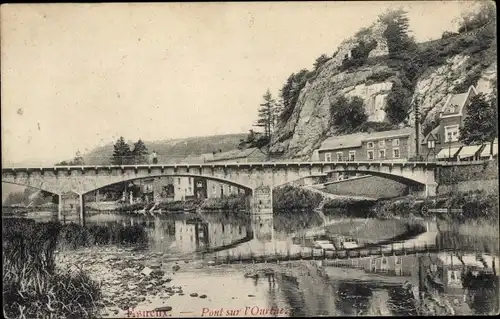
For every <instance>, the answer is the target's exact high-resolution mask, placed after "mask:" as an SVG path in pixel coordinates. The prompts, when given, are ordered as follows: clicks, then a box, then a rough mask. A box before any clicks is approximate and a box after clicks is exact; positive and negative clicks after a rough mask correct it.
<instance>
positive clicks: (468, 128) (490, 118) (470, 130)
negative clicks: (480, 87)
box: [460, 93, 498, 145]
mask: <svg viewBox="0 0 500 319" xmlns="http://www.w3.org/2000/svg"><path fill="white" fill-rule="evenodd" d="M497 118H498V109H497V98H496V95H494V96H493V98H491V99H490V101H488V100H487V97H486V96H485V95H484V94H483V93H479V94H477V95H475V96H474V97H472V98H471V100H470V103H469V105H468V107H467V116H466V117H465V119H464V125H463V127H461V128H460V141H462V142H463V143H464V144H466V145H471V144H482V143H485V142H492V141H493V140H494V139H495V138H496V137H497V136H498V122H497Z"/></svg>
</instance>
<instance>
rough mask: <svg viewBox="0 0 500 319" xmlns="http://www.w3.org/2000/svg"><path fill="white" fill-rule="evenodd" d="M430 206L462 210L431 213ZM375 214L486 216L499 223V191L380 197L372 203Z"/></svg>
mask: <svg viewBox="0 0 500 319" xmlns="http://www.w3.org/2000/svg"><path fill="white" fill-rule="evenodd" d="M433 208H454V209H456V208H461V209H462V210H463V212H462V213H432V212H429V211H428V210H429V209H433ZM373 213H374V216H375V217H379V218H393V217H414V216H418V217H423V218H427V217H434V216H438V217H440V218H444V219H452V220H454V221H457V222H464V221H470V220H488V221H491V222H495V223H496V224H498V220H499V218H498V194H488V193H486V192H484V191H480V190H477V191H469V192H464V193H462V192H460V193H452V194H444V195H438V196H435V197H431V198H426V199H424V200H420V199H417V198H415V197H413V196H405V197H404V198H401V199H396V200H381V201H379V202H377V203H376V204H375V206H374V207H373Z"/></svg>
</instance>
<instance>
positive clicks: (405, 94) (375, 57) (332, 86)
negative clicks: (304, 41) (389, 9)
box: [271, 17, 497, 159]
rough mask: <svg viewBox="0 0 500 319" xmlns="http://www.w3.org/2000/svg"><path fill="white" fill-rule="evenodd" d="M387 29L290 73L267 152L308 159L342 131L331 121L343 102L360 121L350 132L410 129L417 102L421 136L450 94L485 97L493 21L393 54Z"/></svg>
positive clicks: (492, 80) (379, 27)
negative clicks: (357, 102)
mask: <svg viewBox="0 0 500 319" xmlns="http://www.w3.org/2000/svg"><path fill="white" fill-rule="evenodd" d="M382 21H383V20H382ZM388 26H389V24H388V23H386V22H381V21H380V20H379V21H377V22H375V23H373V24H372V25H371V26H370V27H368V28H364V29H362V30H360V31H359V32H358V33H357V34H355V35H354V36H353V37H351V38H348V39H346V40H345V41H344V42H342V43H341V45H340V46H339V47H338V49H337V51H336V52H335V53H334V54H333V55H332V56H325V57H324V58H323V59H322V61H321V63H318V65H315V69H314V70H312V71H308V70H301V71H299V72H297V73H294V74H292V75H291V76H290V78H289V79H288V81H287V83H285V85H284V86H283V89H282V91H281V95H282V98H283V104H284V111H283V113H282V114H281V117H280V120H279V122H278V125H277V130H276V133H275V134H274V136H273V139H272V142H271V145H272V146H271V151H279V150H285V157H287V158H302V159H308V158H309V157H310V156H311V154H312V151H313V150H314V149H316V148H318V147H319V145H320V144H321V142H322V141H323V140H324V139H325V138H327V137H328V136H332V135H343V134H346V132H344V131H342V130H340V129H339V127H336V126H335V125H333V124H332V113H333V112H334V108H335V107H336V105H337V104H339V101H341V100H342V98H353V97H359V98H361V99H362V101H363V107H364V110H365V113H366V115H367V116H368V118H367V122H366V123H363V125H361V126H360V127H357V128H352V129H354V130H358V131H366V130H369V129H375V130H387V129H391V128H395V127H404V126H414V116H415V114H414V109H413V106H414V105H415V104H417V105H419V107H420V112H421V114H422V115H421V123H422V125H421V128H422V132H423V134H425V133H426V132H429V131H430V130H431V129H432V128H434V127H435V126H436V125H437V124H438V123H437V121H436V115H437V114H438V113H439V111H440V110H441V109H442V107H443V106H444V104H445V102H446V99H447V97H448V95H449V94H450V93H462V92H465V91H466V90H467V88H468V87H469V86H470V85H476V87H477V88H478V91H480V92H485V93H487V94H489V93H491V92H492V89H493V87H495V86H496V77H497V75H496V54H497V52H496V17H495V19H493V21H490V22H488V23H487V24H486V25H484V26H482V27H480V28H477V29H475V30H472V31H469V32H462V33H447V34H446V35H445V34H443V38H442V39H437V40H434V41H429V42H425V43H412V45H408V48H407V49H405V50H400V51H397V50H394V47H396V45H395V43H394V35H392V38H391V37H389V36H390V33H389V32H386V31H387V30H389V29H388ZM391 41H392V42H391ZM408 42H409V41H408ZM317 61H318V60H317Z"/></svg>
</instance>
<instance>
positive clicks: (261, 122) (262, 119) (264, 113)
mask: <svg viewBox="0 0 500 319" xmlns="http://www.w3.org/2000/svg"><path fill="white" fill-rule="evenodd" d="M263 98H264V102H263V103H262V104H260V106H261V108H260V109H259V111H258V112H259V114H258V119H257V123H256V124H255V126H258V127H262V128H264V136H265V137H267V138H269V137H270V136H271V132H272V129H273V128H274V123H275V120H274V107H275V105H276V102H275V100H274V99H273V96H272V95H271V92H270V91H269V89H268V90H267V91H266V93H265V94H264V96H263Z"/></svg>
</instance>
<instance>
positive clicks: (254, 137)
mask: <svg viewBox="0 0 500 319" xmlns="http://www.w3.org/2000/svg"><path fill="white" fill-rule="evenodd" d="M269 141H270V139H269V137H267V136H264V135H263V134H262V133H259V132H254V131H253V130H250V132H249V133H248V135H247V137H246V139H241V140H240V143H239V144H238V149H240V150H242V149H246V148H253V147H257V148H263V147H264V146H266V145H268V144H269Z"/></svg>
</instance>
